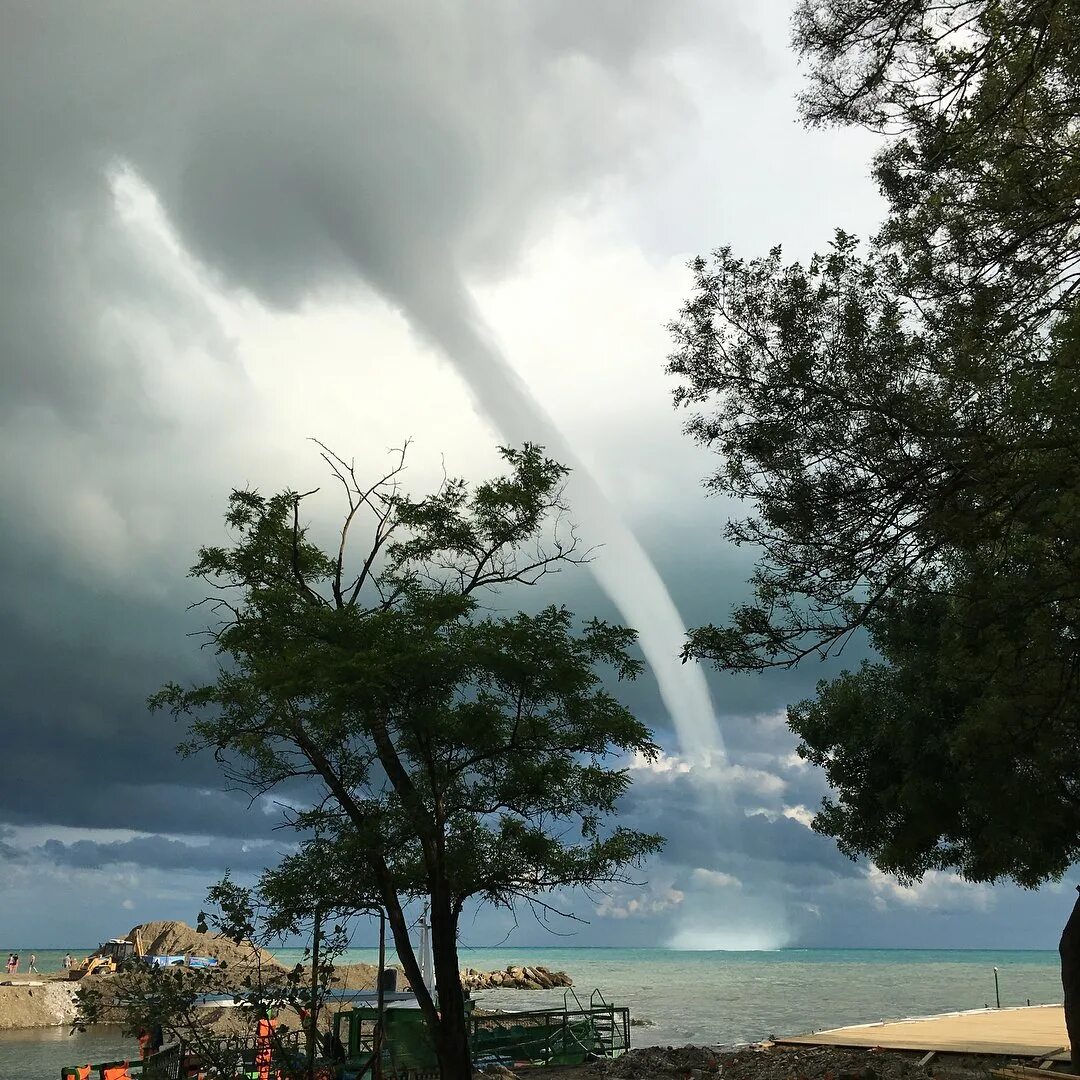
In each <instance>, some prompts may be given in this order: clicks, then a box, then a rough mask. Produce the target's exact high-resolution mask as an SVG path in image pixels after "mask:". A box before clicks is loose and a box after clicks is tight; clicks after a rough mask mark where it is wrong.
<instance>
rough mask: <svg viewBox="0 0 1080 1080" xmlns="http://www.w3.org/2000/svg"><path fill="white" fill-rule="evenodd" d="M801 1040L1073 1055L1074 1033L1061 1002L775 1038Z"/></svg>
mask: <svg viewBox="0 0 1080 1080" xmlns="http://www.w3.org/2000/svg"><path fill="white" fill-rule="evenodd" d="M775 1041H776V1042H778V1043H781V1044H796V1045H802V1046H880V1047H882V1048H884V1049H887V1050H925V1051H930V1050H937V1051H940V1052H942V1053H949V1054H993V1055H1001V1056H1002V1057H1020V1058H1039V1059H1043V1060H1045V1059H1049V1058H1053V1059H1054V1060H1058V1061H1059V1060H1068V1057H1069V1052H1068V1051H1069V1037H1068V1035H1067V1034H1066V1033H1065V1014H1064V1012H1063V1011H1062V1008H1061V1006H1060V1005H1031V1006H1025V1007H1022V1008H1018V1009H974V1010H972V1011H970V1012H957V1013H944V1014H943V1015H941V1016H920V1017H913V1018H912V1019H910V1020H894V1021H890V1022H888V1023H880V1024H860V1025H858V1026H857V1027H844V1028H832V1029H831V1030H829V1031H815V1032H813V1033H812V1034H809V1035H790V1036H786V1037H784V1038H778V1039H776V1040H775Z"/></svg>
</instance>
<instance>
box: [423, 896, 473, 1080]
mask: <svg viewBox="0 0 1080 1080" xmlns="http://www.w3.org/2000/svg"><path fill="white" fill-rule="evenodd" d="M431 955H432V959H433V960H434V962H435V983H436V986H437V987H438V990H439V1015H440V1023H439V1032H438V1035H437V1036H436V1041H435V1050H436V1053H437V1054H438V1057H439V1075H440V1076H441V1078H442V1080H472V1050H471V1048H470V1046H469V1025H468V1022H467V1021H466V1019H465V993H464V991H463V990H462V988H461V972H460V969H459V968H458V954H457V915H456V914H455V913H454V910H453V906H452V904H451V902H450V899H449V897H448V896H447V895H446V893H445V892H444V891H443V890H442V889H433V890H432V896H431Z"/></svg>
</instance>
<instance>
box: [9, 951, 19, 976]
mask: <svg viewBox="0 0 1080 1080" xmlns="http://www.w3.org/2000/svg"><path fill="white" fill-rule="evenodd" d="M11 958H12V960H14V961H15V967H14V969H13V970H12V972H11V974H12V975H18V974H19V954H18V953H12V954H11Z"/></svg>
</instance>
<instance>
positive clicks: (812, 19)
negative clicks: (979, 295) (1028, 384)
mask: <svg viewBox="0 0 1080 1080" xmlns="http://www.w3.org/2000/svg"><path fill="white" fill-rule="evenodd" d="M1078 37H1080V4H1078V3H1077V2H1076V0H801V2H800V3H799V5H798V7H797V9H796V13H795V19H794V42H795V48H796V50H797V52H798V53H799V54H800V55H801V57H802V58H803V59H804V60H805V61H807V62H808V67H809V86H808V88H807V90H806V91H805V92H804V93H803V95H802V98H801V105H802V112H803V116H804V118H805V119H806V120H808V121H809V122H810V123H811V124H833V123H840V124H858V125H861V126H865V127H868V128H870V129H871V130H875V131H880V132H884V133H888V134H889V135H890V136H892V137H891V138H890V139H889V140H888V141H887V142H886V144H885V145H884V147H883V148H882V150H881V151H880V152H879V154H878V155H877V157H876V158H875V161H874V176H875V178H876V179H877V181H878V183H879V185H880V187H881V191H882V193H883V194H884V195H885V197H886V199H887V200H888V203H889V207H890V214H889V218H888V220H887V222H886V224H885V227H884V229H883V231H882V234H881V239H882V241H883V242H884V243H886V244H888V245H890V246H891V247H893V248H894V249H895V250H896V251H897V252H899V253H900V254H901V255H902V256H903V264H902V281H903V286H904V288H905V289H907V290H908V291H910V292H911V293H912V295H914V296H917V297H920V298H922V299H923V300H924V301H925V300H928V299H929V300H944V299H947V298H950V297H952V298H955V297H956V296H957V294H960V295H961V297H962V298H963V294H964V293H965V292H966V290H968V289H975V290H984V289H987V288H989V287H993V286H997V287H1000V288H1001V289H1002V290H1003V291H1004V294H1005V295H1003V296H1002V297H1001V298H1000V299H1001V300H1002V302H1003V307H1004V310H1005V312H1006V313H1007V314H1008V315H1009V319H1007V320H1003V321H1002V323H1001V324H1000V325H999V326H998V327H997V336H998V337H1005V336H1008V335H1009V334H1011V333H1015V332H1017V330H1018V326H1017V324H1019V328H1026V327H1030V325H1031V324H1032V323H1038V322H1039V321H1041V320H1043V319H1045V318H1047V317H1050V316H1052V315H1053V313H1054V312H1056V311H1058V310H1060V308H1061V307H1062V306H1063V305H1069V304H1070V303H1071V301H1072V299H1073V296H1074V293H1075V290H1076V287H1077V283H1078V280H1080V279H1078V277H1077V260H1076V248H1077V229H1078V226H1080V209H1078V207H1080V200H1078V196H1080V173H1078V169H1077V164H1076V161H1077V132H1076V124H1075V116H1076V110H1077V103H1078V100H1080V54H1078V52H1077V49H1076V44H1075V43H1076V41H1077V40H1078Z"/></svg>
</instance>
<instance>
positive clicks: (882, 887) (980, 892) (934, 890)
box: [865, 866, 994, 911]
mask: <svg viewBox="0 0 1080 1080" xmlns="http://www.w3.org/2000/svg"><path fill="white" fill-rule="evenodd" d="M865 882H866V885H867V886H868V887H869V890H870V893H871V897H872V902H873V904H874V906H875V907H877V908H878V909H880V910H883V911H884V910H886V909H887V908H888V907H889V906H890V905H892V904H899V905H901V906H902V907H907V908H922V909H924V910H927V911H943V910H955V909H969V910H973V911H987V910H988V909H989V908H990V907H991V906H992V905H993V903H994V891H993V888H992V887H991V886H990V885H985V884H981V883H975V882H970V881H964V879H963V878H961V877H960V876H959V875H958V874H950V873H945V872H944V871H941V870H930V871H928V872H927V873H926V874H925V875H924V877H923V879H922V880H921V881H917V882H915V883H914V884H912V885H902V884H901V883H900V882H899V881H897V880H896V878H894V877H892V876H891V875H890V874H886V873H885V872H884V871H883V870H880V869H879V868H878V867H876V866H871V867H870V868H869V869H868V870H867V872H866V878H865Z"/></svg>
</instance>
